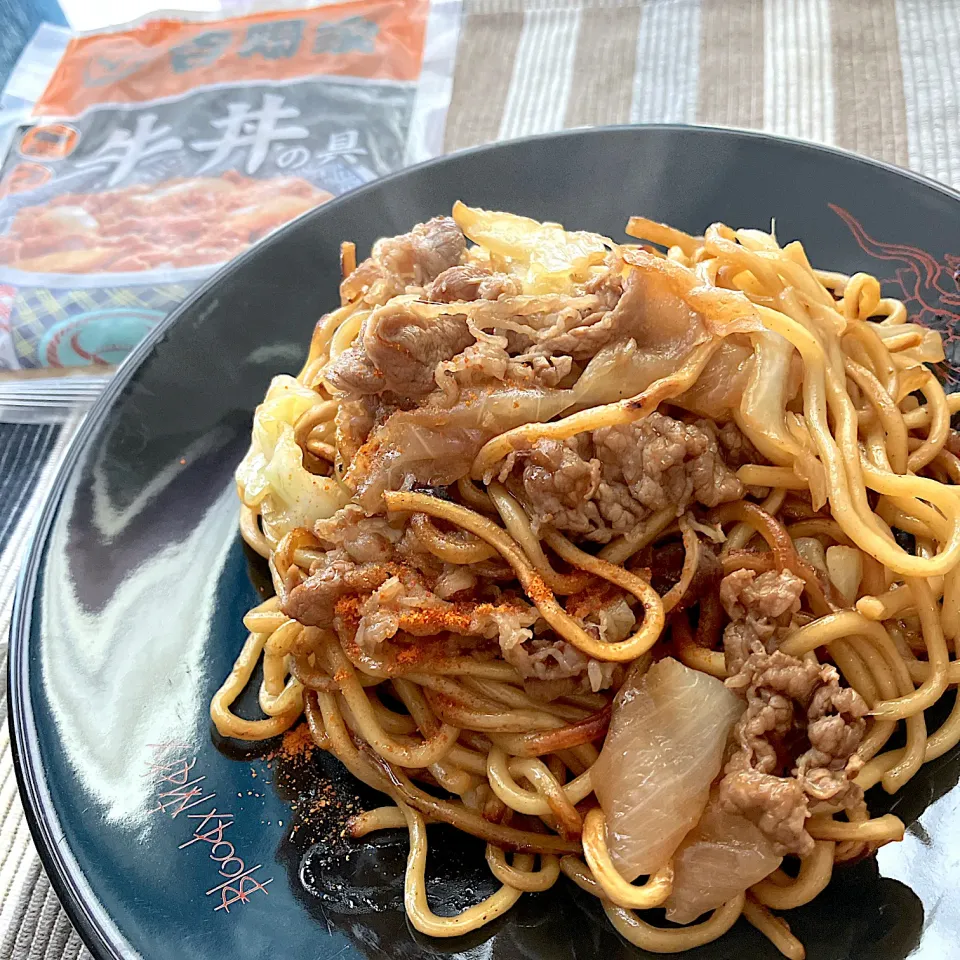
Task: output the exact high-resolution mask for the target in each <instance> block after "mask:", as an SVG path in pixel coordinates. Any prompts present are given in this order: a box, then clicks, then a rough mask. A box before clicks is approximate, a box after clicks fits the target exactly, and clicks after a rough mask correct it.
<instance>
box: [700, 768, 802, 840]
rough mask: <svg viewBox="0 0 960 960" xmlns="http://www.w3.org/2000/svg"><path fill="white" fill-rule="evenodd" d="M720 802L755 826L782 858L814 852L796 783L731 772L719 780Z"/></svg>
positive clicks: (749, 771)
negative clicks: (786, 855)
mask: <svg viewBox="0 0 960 960" xmlns="http://www.w3.org/2000/svg"><path fill="white" fill-rule="evenodd" d="M719 798H720V803H721V805H722V807H723V809H725V810H727V811H728V812H730V813H739V814H740V815H741V816H743V817H746V818H747V819H748V820H750V821H751V822H752V823H754V824H756V825H757V826H758V827H759V828H760V829H761V830H762V831H763V833H764V834H765V835H766V836H767V837H768V838H769V839H770V840H771V841H773V843H774V848H775V852H776V853H778V854H779V855H781V856H782V855H784V854H787V853H795V854H797V855H798V856H801V857H806V856H809V855H810V854H811V853H812V852H813V838H812V837H811V836H810V834H809V833H807V830H806V827H805V824H806V819H807V817H808V816H809V815H810V813H809V810H808V808H807V798H806V796H805V795H804V792H803V788H802V787H801V786H800V784H799V783H798V782H797V781H796V780H791V779H787V778H784V777H775V776H772V775H771V774H768V773H760V772H758V771H756V770H750V769H743V770H730V769H729V767H728V772H727V774H726V776H724V778H723V780H721V781H720V789H719Z"/></svg>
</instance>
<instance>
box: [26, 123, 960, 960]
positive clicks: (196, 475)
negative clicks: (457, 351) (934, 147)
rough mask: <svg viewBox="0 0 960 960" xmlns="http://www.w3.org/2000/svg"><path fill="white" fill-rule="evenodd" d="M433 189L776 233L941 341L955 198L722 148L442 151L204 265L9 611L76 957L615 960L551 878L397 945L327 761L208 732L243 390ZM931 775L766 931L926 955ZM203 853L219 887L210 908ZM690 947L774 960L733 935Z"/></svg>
mask: <svg viewBox="0 0 960 960" xmlns="http://www.w3.org/2000/svg"><path fill="white" fill-rule="evenodd" d="M457 198H462V199H463V200H465V201H466V202H468V203H473V204H477V205H482V206H486V207H492V208H499V209H506V210H513V211H516V212H519V213H524V214H528V215H530V216H533V217H538V218H549V219H552V220H558V221H561V222H563V223H565V224H567V225H568V226H569V227H571V228H584V229H590V230H597V231H601V232H603V233H606V234H608V235H610V236H613V237H620V236H622V228H623V225H624V223H625V220H626V218H627V216H628V215H629V214H630V213H633V212H635V213H643V214H645V215H647V216H650V217H654V218H656V219H660V220H665V221H668V222H670V223H672V224H675V225H677V226H679V227H682V228H684V229H687V230H690V231H692V232H697V231H700V230H701V229H702V228H703V227H704V226H705V225H706V224H708V223H710V222H712V221H714V220H723V221H725V222H726V223H730V224H733V225H737V226H754V227H768V226H769V224H770V220H771V218H772V217H776V227H777V233H778V235H779V236H780V238H781V239H789V238H794V237H798V238H800V239H802V240H803V241H804V243H805V244H806V245H807V250H808V251H809V253H810V255H811V258H812V259H813V260H814V262H815V263H817V264H818V265H822V266H825V267H829V268H833V269H842V270H845V271H847V272H851V273H852V272H854V271H856V270H858V269H864V270H868V271H870V272H873V273H877V274H878V275H879V276H881V277H883V278H885V279H886V280H888V281H889V284H888V289H889V291H890V292H891V293H893V294H894V295H896V296H900V297H904V298H906V299H907V300H908V305H909V307H910V310H911V313H912V314H913V315H914V316H915V317H918V318H920V319H921V320H923V321H924V322H933V323H937V324H938V325H940V326H941V327H942V328H943V329H945V330H947V331H948V332H952V331H953V330H954V329H960V327H955V326H954V322H955V321H960V296H958V290H957V286H956V283H955V281H954V279H953V276H952V274H953V271H954V269H955V268H956V267H957V266H958V263H960V261H958V260H957V259H956V258H955V257H951V256H950V254H952V253H953V252H954V251H957V252H960V231H958V224H960V202H958V200H960V198H958V196H957V195H956V194H954V193H952V192H950V191H949V190H947V189H946V188H944V187H941V186H938V185H936V184H934V183H931V182H928V181H925V180H922V179H920V178H918V177H916V176H913V175H910V174H906V173H903V172H901V171H897V170H894V169H892V168H889V167H884V166H882V165H879V164H876V163H872V162H869V161H866V160H862V159H860V158H857V157H854V156H851V155H848V154H843V153H839V152H834V151H830V150H826V149H823V148H820V147H815V146H812V145H809V144H804V143H797V142H791V141H784V140H779V139H774V138H771V137H766V136H762V135H757V134H748V133H739V132H736V131H729V130H712V129H693V128H669V127H659V128H657V127H647V128H617V129H608V130H594V131H578V132H573V133H569V134H562V135H557V136H547V137H541V138H537V139H533V140H527V141H522V142H517V143H508V144H503V145H500V146H495V147H490V148H486V149H481V150H477V151H473V152H470V153H464V154H460V155H457V156H453V157H450V158H447V159H444V160H440V161H437V162H434V163H431V164H428V165H425V166H422V167H419V168H416V169H413V170H409V171H407V172H404V173H401V174H399V175H397V176H394V177H391V178H389V179H386V180H383V181H380V182H378V183H374V184H373V185H371V186H368V187H366V188H364V189H363V190H360V191H358V192H356V193H353V194H351V195H349V196H346V197H344V198H342V199H341V200H338V201H335V202H332V203H330V204H328V205H326V206H324V207H323V208H321V209H319V210H317V211H315V212H314V213H311V214H308V215H307V216H305V217H303V218H302V219H300V220H298V221H297V222H295V223H293V224H292V225H290V226H289V227H287V228H286V229H284V230H282V231H280V232H279V233H278V234H276V235H275V236H273V237H272V238H271V239H269V240H268V241H267V242H265V243H264V244H262V245H260V246H258V247H257V248H256V249H254V250H252V251H250V252H249V253H248V254H246V255H244V256H243V257H241V258H240V259H239V260H237V261H235V262H234V263H232V264H230V265H229V266H228V267H226V268H225V269H224V270H223V271H221V272H220V273H219V274H218V275H217V276H216V277H215V278H214V279H213V280H212V281H211V282H210V283H208V284H207V285H206V286H205V287H204V288H203V289H202V290H201V291H199V292H198V293H197V294H196V295H195V296H193V297H192V298H191V299H190V300H189V301H188V302H187V303H185V304H184V305H183V306H182V307H181V308H180V309H179V310H178V311H177V312H176V313H175V314H174V315H173V316H172V317H171V318H169V320H168V321H166V322H164V323H163V324H161V326H160V328H159V329H158V330H157V331H156V332H155V333H154V334H153V335H152V336H151V337H150V339H149V342H147V343H146V344H144V345H143V346H142V347H141V348H140V349H138V350H137V352H136V354H135V355H134V357H133V358H132V359H131V360H130V361H129V362H128V363H127V364H126V365H125V367H124V368H123V370H122V372H121V373H120V374H119V375H118V377H117V378H116V380H115V381H114V382H113V384H112V385H111V387H110V389H109V390H108V392H107V394H106V395H105V396H104V397H103V399H102V400H101V402H100V403H99V405H98V406H97V408H96V409H95V411H94V412H93V413H92V415H91V416H90V417H89V418H88V420H87V422H86V424H85V425H84V428H83V430H82V432H81V434H80V436H79V437H78V438H77V440H76V442H75V444H74V446H73V448H72V450H71V453H70V455H69V458H68V464H67V467H66V468H65V470H64V471H63V473H62V474H61V475H60V477H59V479H58V481H57V483H56V486H55V489H54V493H53V495H52V497H51V499H50V501H49V503H48V504H47V507H46V509H45V511H44V513H43V517H42V521H41V525H40V532H39V535H38V536H37V539H36V542H35V544H34V547H33V550H32V552H31V554H30V557H29V559H28V561H27V564H26V567H25V570H24V574H23V579H22V583H21V588H20V592H19V596H18V600H17V605H16V609H15V615H14V621H13V629H12V638H11V656H10V691H11V698H10V711H11V718H12V723H13V734H14V744H15V749H16V759H17V771H18V775H19V778H20V783H21V787H22V791H23V796H24V800H25V804H26V808H27V814H28V817H29V820H30V823H31V828H32V830H33V833H34V837H35V839H36V842H37V846H38V848H39V850H40V855H41V857H42V859H43V862H44V864H45V866H46V868H47V870H48V871H49V873H50V876H51V879H52V881H53V884H54V887H55V888H56V890H57V892H58V894H59V895H60V898H61V899H62V901H63V903H64V905H65V907H66V908H67V910H68V912H69V914H70V916H71V918H72V919H73V921H74V923H75V924H76V925H77V927H78V929H79V931H80V933H81V935H82V936H83V938H84V939H85V941H86V942H87V944H88V945H89V947H90V949H91V950H92V952H93V954H94V955H95V956H96V957H97V958H112V957H119V956H140V957H143V958H145V960H192V958H196V960H221V958H222V960H251V958H254V957H258V958H259V957H270V958H274V957H283V958H285V960H306V958H311V960H316V958H333V957H341V956H342V957H357V956H360V955H365V956H368V957H382V958H396V957H423V956H435V955H459V956H463V957H467V956H469V957H480V956H483V957H488V958H495V957H499V958H513V957H530V958H548V957H549V958H554V957H557V958H571V960H573V958H584V960H585V958H594V957H599V956H601V955H602V956H605V957H608V958H610V960H616V958H621V957H622V958H628V957H636V956H637V955H638V953H639V952H638V951H636V950H635V949H634V948H632V947H629V946H627V945H626V944H625V943H623V942H622V941H620V940H619V938H618V937H617V936H616V935H615V934H613V933H612V932H611V930H610V928H609V927H608V926H607V925H606V923H605V922H604V921H603V918H602V916H600V915H599V910H598V908H597V905H596V903H594V902H591V898H589V897H586V896H581V895H580V894H579V893H578V892H577V891H574V890H572V889H571V888H570V887H569V885H567V884H566V882H565V881H564V883H563V884H562V885H561V886H560V887H559V888H558V889H557V890H556V891H554V892H552V893H550V894H544V895H541V896H539V897H532V896H528V897H525V898H524V899H523V900H522V901H521V904H520V905H519V907H518V909H516V910H515V911H513V912H512V913H511V914H509V915H508V916H507V917H506V918H504V919H502V920H501V921H499V922H497V923H495V924H493V925H491V926H490V927H489V928H487V929H485V930H483V931H481V932H480V933H478V934H476V935H473V936H471V937H468V938H465V939H462V940H459V941H446V942H428V941H426V940H425V939H423V938H421V937H419V936H417V935H415V934H413V933H412V932H411V931H410V929H409V928H408V926H407V923H406V921H405V918H404V916H403V913H402V910H401V909H400V902H399V898H400V874H401V872H402V865H403V859H404V849H405V844H404V842H403V838H402V837H399V836H388V837H385V838H383V839H382V840H381V841H380V842H379V843H378V844H358V845H356V846H354V847H353V849H352V851H351V852H350V857H349V859H346V858H345V855H344V851H343V844H342V842H340V841H339V840H337V839H336V834H337V830H338V828H339V826H340V825H341V824H342V820H343V815H344V814H345V812H347V811H348V810H349V809H352V808H354V807H356V806H358V805H361V804H363V803H369V802H370V797H369V796H360V797H357V796H356V795H355V793H354V788H353V787H352V786H351V784H350V782H349V781H348V780H347V779H345V778H344V777H340V776H337V775H336V774H335V771H334V769H333V766H331V765H330V764H327V765H326V768H325V769H326V770H327V771H328V772H331V775H332V777H333V779H332V780H330V779H324V778H323V777H320V778H319V779H318V778H317V777H316V775H315V774H313V773H312V771H313V770H314V767H313V764H302V763H301V764H299V765H298V764H297V763H296V762H295V761H281V760H279V759H273V760H271V759H269V758H268V757H259V758H257V757H250V756H249V755H244V754H242V753H238V752H237V750H231V749H230V748H229V747H228V746H227V745H224V744H215V743H214V741H213V739H212V736H211V729H210V722H209V718H208V713H207V706H208V702H209V700H210V696H211V694H212V693H213V691H214V690H215V689H216V687H217V686H218V685H219V683H220V682H221V680H222V678H223V677H224V676H225V674H226V673H227V671H228V670H229V668H230V665H231V662H232V660H233V658H234V655H235V654H236V652H237V650H238V648H239V645H240V643H241V642H242V640H243V636H244V632H243V627H242V625H241V622H240V618H241V615H242V613H243V612H244V611H245V610H246V608H247V607H248V606H249V605H250V604H251V603H252V602H254V601H255V600H256V598H257V596H258V586H260V585H262V583H261V581H260V578H262V573H263V571H262V567H261V566H259V565H258V564H256V563H251V562H250V558H249V556H248V554H247V553H246V552H245V549H244V547H243V545H242V544H241V541H240V538H239V536H238V535H237V532H236V520H237V502H236V497H235V493H234V488H233V479H232V476H233V470H234V467H235V466H236V464H237V462H238V460H239V459H240V457H241V456H242V454H243V452H244V448H245V447H246V444H247V439H248V431H249V426H250V418H251V411H252V410H253V408H254V406H255V405H256V404H257V403H258V402H259V401H260V399H261V397H262V396H263V393H264V389H265V388H266V386H267V383H268V382H269V379H270V377H271V376H272V375H274V374H276V373H278V372H281V371H295V370H296V369H297V367H298V366H299V364H300V362H301V360H302V358H303V356H304V353H305V349H306V345H307V343H308V340H309V337H310V331H311V328H312V326H313V323H314V321H315V320H316V319H317V317H318V316H319V315H320V314H321V313H322V312H323V311H324V310H325V309H327V308H329V307H330V306H331V305H332V304H334V303H336V302H337V301H336V295H337V281H338V245H339V243H340V241H341V240H343V239H353V240H355V241H356V242H357V244H358V248H359V250H360V251H361V252H365V251H366V250H367V249H368V248H369V245H370V243H371V242H372V241H373V240H374V239H375V238H376V237H378V236H380V235H384V234H394V233H398V232H401V231H403V230H405V229H408V228H409V227H410V225H412V224H413V223H415V222H417V221H420V220H424V219H426V218H428V217H430V216H432V215H434V214H437V213H441V212H444V211H448V210H449V209H450V206H451V204H452V203H453V201H454V200H456V199H457ZM949 348H950V350H951V352H952V351H953V350H954V341H953V340H952V338H951V339H950V343H949ZM955 356H958V357H960V355H955ZM947 374H948V375H949V376H951V379H952V374H950V372H949V371H947ZM238 758H239V759H238ZM298 778H299V779H300V780H301V781H302V783H300V786H299V787H298V784H297V780H298ZM957 780H958V762H957V756H956V751H954V753H953V754H952V755H951V756H949V757H946V758H943V759H942V760H941V761H939V762H938V763H936V764H933V765H932V766H930V767H926V768H924V770H923V772H922V773H921V774H920V775H919V776H917V777H916V779H915V780H914V781H913V782H912V783H911V784H910V785H909V787H908V789H907V790H905V791H904V792H903V795H902V796H899V797H897V798H895V799H894V800H893V801H892V803H890V804H889V805H890V807H891V808H892V809H895V810H896V811H897V813H898V814H899V815H900V816H901V817H903V818H904V820H905V821H906V822H907V823H908V824H909V829H908V833H907V837H906V840H905V841H904V842H903V843H902V844H891V845H890V846H887V847H886V848H884V849H883V850H882V851H881V853H880V855H879V857H878V858H877V859H876V860H871V861H868V862H865V863H861V864H859V865H857V866H856V867H852V868H849V869H843V870H838V871H837V873H836V877H835V880H834V882H833V883H832V885H831V887H830V889H829V891H828V892H827V893H826V894H825V895H823V896H821V897H820V898H819V899H818V900H817V901H816V903H815V904H814V905H812V906H809V907H807V908H804V909H801V910H798V911H795V912H794V913H793V914H792V915H791V923H792V924H793V927H794V930H795V931H796V933H797V934H798V935H799V936H800V937H801V938H802V939H803V941H804V942H805V943H806V944H807V947H808V956H809V957H810V958H811V960H841V958H853V957H856V958H858V960H861V958H870V957H873V958H884V960H896V958H902V957H906V956H907V955H908V954H909V953H911V951H916V953H914V954H913V955H914V956H917V957H923V958H931V960H934V958H937V960H939V958H942V957H945V956H954V955H956V953H957V950H958V948H957V943H958V942H960V895H958V892H957V891H958V889H960V861H958V858H957V852H956V851H957V849H958V846H957V843H958V841H960V827H958V824H960V811H958V806H960V790H957V789H956V784H957ZM297 789H303V790H306V791H308V793H309V792H310V791H313V792H312V793H309V802H308V803H301V804H300V806H299V813H295V812H294V811H292V810H291V808H290V806H289V803H288V801H289V799H290V798H291V796H294V795H296V790H297ZM882 803H883V798H881V799H880V801H875V802H874V805H875V806H877V805H882ZM308 808H309V809H308ZM214 811H216V813H214ZM191 818H192V819H191ZM433 829H434V828H431V830H433ZM436 839H437V841H439V842H435V843H434V845H433V848H434V849H435V850H438V851H440V852H439V853H437V854H436V855H435V856H434V857H433V861H432V867H431V872H432V873H433V874H434V882H433V884H432V886H431V890H432V892H433V895H434V896H435V897H437V898H438V899H439V900H440V901H446V902H447V903H448V904H449V905H454V906H456V905H460V906H462V905H465V904H466V902H468V901H469V900H470V899H471V897H475V896H478V895H480V894H482V893H483V892H484V890H485V889H486V887H487V886H488V881H487V880H485V879H484V873H485V868H482V867H478V866H477V860H478V854H477V850H476V848H475V847H472V846H471V845H470V844H469V843H468V842H466V841H462V840H461V839H460V838H458V837H455V836H453V835H450V834H447V835H446V836H444V837H443V838H442V839H441V837H440V836H439V835H438V836H437V838H436ZM221 840H222V843H221V845H219V846H214V843H215V842H219V841H221ZM314 841H319V846H318V847H315V848H313V849H312V852H310V854H309V855H308V856H306V857H305V858H304V856H303V854H304V852H305V851H306V850H308V849H309V847H310V844H312V843H313V842H314ZM212 857H214V858H217V859H216V860H215V859H211V858H212ZM228 857H230V858H232V859H225V858H228ZM218 860H222V861H223V862H224V864H226V867H225V869H226V872H228V873H234V872H235V873H238V874H242V875H243V877H244V879H242V880H235V881H232V882H230V881H228V882H227V886H225V887H219V886H218V885H219V884H222V883H223V877H221V876H220V875H219V874H218V869H220V868H221V865H220V863H219V862H218ZM304 881H306V886H305V885H304ZM307 887H309V890H308V889H307ZM696 956H697V957H704V958H705V957H711V958H727V957H744V956H749V957H773V956H777V954H776V952H775V951H774V950H773V948H772V947H770V946H769V945H768V944H767V943H766V941H764V940H763V939H762V938H761V937H760V936H759V935H758V934H756V933H755V932H754V931H753V930H752V929H751V928H750V927H748V926H747V925H746V924H745V923H744V922H743V921H741V922H740V923H739V924H738V925H737V927H736V928H735V929H734V931H733V932H732V933H731V934H729V935H728V936H726V937H724V938H723V939H722V940H721V941H719V942H718V943H715V944H712V945H710V946H708V947H705V948H701V950H700V951H698V952H697V953H696Z"/></svg>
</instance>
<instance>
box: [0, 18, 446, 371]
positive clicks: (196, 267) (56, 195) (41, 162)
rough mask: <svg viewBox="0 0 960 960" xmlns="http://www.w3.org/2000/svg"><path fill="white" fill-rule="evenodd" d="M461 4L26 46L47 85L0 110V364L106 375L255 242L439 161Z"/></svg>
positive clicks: (159, 27) (243, 21) (196, 25)
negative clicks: (395, 174) (85, 369)
mask: <svg viewBox="0 0 960 960" xmlns="http://www.w3.org/2000/svg"><path fill="white" fill-rule="evenodd" d="M459 13H460V11H459V4H458V3H457V2H452V0H433V2H431V0H349V2H344V3H327V4H324V5H322V6H312V7H308V8H305V9H286V10H277V9H273V10H270V11H263V10H261V11H259V12H255V13H250V14H247V15H245V16H239V17H233V18H231V19H219V20H211V19H196V15H186V16H185V17H184V18H181V17H179V16H164V17H162V18H161V17H154V18H151V19H148V20H145V21H144V22H141V23H138V24H136V25H133V26H128V27H122V28H117V29H115V30H113V31H110V32H99V33H94V34H87V35H80V36H73V37H71V38H69V39H68V40H67V41H66V43H65V45H63V44H62V41H58V39H57V35H56V34H55V33H50V32H49V31H48V33H47V34H46V39H45V40H44V37H43V36H41V35H38V38H37V39H38V41H42V42H40V44H39V47H38V44H37V43H35V44H34V45H33V48H34V49H35V50H38V51H39V52H38V54H37V58H36V59H37V70H40V69H41V68H42V63H40V60H41V59H42V57H44V56H45V57H46V58H47V59H48V60H49V59H50V58H51V57H52V58H53V59H54V60H55V62H56V67H55V68H54V70H53V73H52V76H50V78H49V82H48V83H47V84H46V87H45V89H44V90H43V92H42V94H40V96H39V97H38V98H37V99H36V100H35V102H32V103H28V101H29V99H30V98H29V93H26V94H25V93H23V92H22V91H18V90H17V89H11V88H16V87H17V84H18V83H19V84H20V86H24V84H26V85H27V86H29V83H28V82H27V81H29V79H30V77H29V76H26V80H25V79H24V78H25V74H24V72H23V67H24V63H23V62H22V63H21V65H20V67H19V68H18V71H17V74H16V75H15V76H14V77H13V78H12V81H11V86H10V87H8V90H7V96H5V98H4V107H5V110H4V113H3V114H0V117H6V120H7V122H6V125H5V126H4V125H3V124H0V135H3V133H4V132H5V134H6V135H5V137H4V140H5V147H6V151H5V156H4V159H3V164H2V167H0V371H3V370H6V371H23V372H24V373H23V375H24V376H26V375H28V372H29V375H31V376H33V377H35V376H37V375H38V374H39V373H40V372H41V371H44V370H46V371H49V372H51V373H53V372H57V371H59V370H62V368H65V367H76V366H93V367H98V368H99V367H104V366H106V367H109V366H112V365H115V364H117V363H118V362H119V361H120V360H122V359H123V357H124V356H125V355H126V354H127V353H128V352H129V351H130V350H131V349H132V348H133V346H134V345H135V344H136V343H137V342H138V341H139V340H140V339H141V338H142V337H143V336H144V335H145V334H146V333H147V332H148V331H149V330H150V329H151V328H152V327H153V326H154V325H156V324H157V323H158V321H159V320H160V319H161V318H162V317H163V316H164V315H165V314H166V313H168V312H169V311H170V310H171V309H172V308H173V307H175V306H176V305H177V304H178V303H179V302H180V301H182V300H183V299H184V298H185V297H186V296H187V295H188V294H189V293H190V291H191V290H192V289H194V288H195V287H196V286H197V285H198V284H199V283H200V282H202V281H203V280H204V279H205V278H206V277H208V276H209V275H210V274H211V273H212V272H213V271H214V270H216V268H217V267H218V266H219V265H221V264H223V263H225V262H226V261H228V260H229V259H231V258H232V257H234V256H236V255H237V254H238V253H240V252H242V251H243V250H245V249H247V248H248V247H249V246H250V245H251V244H253V243H256V242H257V241H258V240H260V239H262V238H263V237H264V236H266V235H267V234H269V233H270V232H271V231H273V230H276V229H277V228H278V227H280V226H282V225H283V224H285V223H286V222H288V221H289V220H291V219H292V218H294V217H296V216H298V215H299V214H301V213H303V212H304V211H306V210H309V209H311V208H312V207H315V206H316V205H318V204H321V203H324V202H326V201H327V200H329V199H331V198H332V197H335V196H338V195H339V194H342V193H344V192H345V191H347V190H350V189H351V188H353V187H356V186H359V185H361V184H363V183H366V182H367V181H370V180H373V179H374V178H376V177H380V176H383V175H384V174H386V173H389V172H391V171H393V170H396V169H398V168H400V167H401V166H404V165H405V164H409V163H413V162H417V161H419V160H422V159H426V158H428V157H430V156H432V155H435V154H436V153H439V152H440V150H441V145H442V141H443V122H444V116H445V113H446V108H447V104H448V102H449V98H450V85H451V82H452V66H453V59H454V56H455V53H456V40H457V29H458V23H459ZM58 42H60V43H61V48H60V49H57V44H58ZM25 58H26V61H27V63H26V65H27V67H28V68H29V66H30V65H31V51H30V49H29V48H28V51H27V54H26V55H25ZM57 58H58V59H57ZM18 77H19V80H18ZM34 80H35V77H34ZM10 104H13V105H14V106H16V107H19V108H20V109H21V113H20V115H19V118H18V119H17V120H16V121H15V122H13V123H11V122H10V119H9V118H10V116H11V113H10V110H9V109H7V108H9V106H10ZM24 111H29V114H28V115H27V114H26V113H25V112H24ZM9 375H10V374H9V373H8V376H9Z"/></svg>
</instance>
